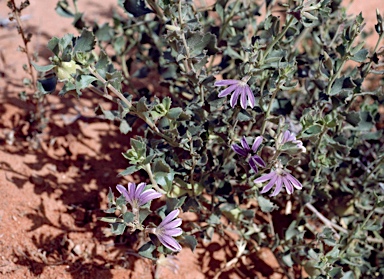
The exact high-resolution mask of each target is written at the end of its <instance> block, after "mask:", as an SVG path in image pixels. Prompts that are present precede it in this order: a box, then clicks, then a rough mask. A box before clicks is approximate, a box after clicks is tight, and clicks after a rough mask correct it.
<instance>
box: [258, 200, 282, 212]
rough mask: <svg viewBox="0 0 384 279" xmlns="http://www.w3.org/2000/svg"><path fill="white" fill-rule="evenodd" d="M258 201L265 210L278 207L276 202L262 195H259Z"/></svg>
mask: <svg viewBox="0 0 384 279" xmlns="http://www.w3.org/2000/svg"><path fill="white" fill-rule="evenodd" d="M257 202H258V203H259V206H260V209H261V211H263V212H272V211H273V210H275V209H277V208H278V207H277V206H276V205H275V204H274V203H272V202H271V201H270V200H268V199H266V198H264V197H262V196H258V197H257Z"/></svg>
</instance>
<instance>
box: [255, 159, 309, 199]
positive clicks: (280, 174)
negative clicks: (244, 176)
mask: <svg viewBox="0 0 384 279" xmlns="http://www.w3.org/2000/svg"><path fill="white" fill-rule="evenodd" d="M266 181H269V182H268V184H267V185H265V186H264V188H263V189H262V190H261V192H260V193H261V194H264V193H266V192H268V191H269V190H271V189H272V187H273V185H276V188H275V190H274V191H273V193H272V194H271V197H273V196H276V195H278V194H279V193H280V192H281V190H282V188H283V186H284V187H285V189H286V191H287V193H288V194H289V195H290V194H292V193H293V190H294V188H296V189H298V190H301V188H302V187H303V185H301V183H300V182H299V181H298V180H297V179H296V178H295V177H293V175H291V174H290V173H289V172H287V171H286V170H284V169H283V166H282V165H281V163H280V162H278V163H277V164H276V169H275V170H274V171H271V172H270V173H268V174H264V175H262V176H260V177H259V178H257V179H255V180H254V182H255V183H262V182H266Z"/></svg>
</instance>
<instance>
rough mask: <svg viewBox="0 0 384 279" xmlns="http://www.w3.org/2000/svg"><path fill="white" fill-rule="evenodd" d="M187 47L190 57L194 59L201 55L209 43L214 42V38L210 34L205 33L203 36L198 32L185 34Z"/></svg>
mask: <svg viewBox="0 0 384 279" xmlns="http://www.w3.org/2000/svg"><path fill="white" fill-rule="evenodd" d="M187 37H188V38H187V45H188V47H189V49H190V53H189V54H190V57H196V56H198V55H200V54H202V53H203V50H204V49H205V48H206V47H207V46H208V44H210V43H211V42H216V36H215V35H213V34H212V33H209V32H208V33H205V34H204V35H203V34H201V33H200V32H194V33H192V32H191V33H187Z"/></svg>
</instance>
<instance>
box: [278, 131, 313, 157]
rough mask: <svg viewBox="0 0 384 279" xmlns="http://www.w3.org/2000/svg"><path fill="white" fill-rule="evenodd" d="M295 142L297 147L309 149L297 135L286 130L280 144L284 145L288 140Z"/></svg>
mask: <svg viewBox="0 0 384 279" xmlns="http://www.w3.org/2000/svg"><path fill="white" fill-rule="evenodd" d="M290 141H291V142H293V143H295V144H296V146H297V148H298V149H300V150H301V152H304V153H305V152H306V151H307V150H306V149H305V147H304V146H303V142H302V141H301V140H298V139H296V135H295V134H294V133H292V132H290V131H288V130H287V131H285V132H284V134H283V135H282V137H281V139H280V144H281V145H283V144H284V143H286V142H290Z"/></svg>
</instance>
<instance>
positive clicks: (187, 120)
mask: <svg viewBox="0 0 384 279" xmlns="http://www.w3.org/2000/svg"><path fill="white" fill-rule="evenodd" d="M256 2H257V1H245V2H243V1H234V2H228V1H217V2H216V3H215V4H214V5H213V6H212V11H210V12H209V13H208V12H207V11H206V10H204V9H197V8H196V7H195V6H193V3H192V2H190V1H186V2H184V1H181V2H169V1H151V0H150V1H119V4H120V7H121V8H122V9H123V10H124V11H125V12H127V14H125V15H124V16H121V15H119V14H118V13H116V14H114V16H113V19H112V20H113V24H112V23H105V24H103V25H98V24H96V23H91V22H89V23H88V22H82V14H81V13H79V12H75V11H74V10H71V8H70V6H69V5H68V3H67V1H60V2H59V3H58V6H57V11H58V12H59V14H62V15H64V16H67V17H73V18H74V24H75V26H76V27H77V28H78V29H79V32H80V35H79V36H78V37H76V36H74V35H70V34H67V35H65V36H63V37H62V38H52V39H51V41H50V42H49V44H48V48H49V49H50V50H51V51H52V52H53V57H52V58H51V62H52V63H51V64H50V65H47V66H38V65H35V68H36V70H38V71H47V70H50V69H53V70H54V71H55V72H56V74H57V76H58V78H59V80H60V81H62V82H64V87H63V89H62V90H61V91H60V92H59V94H67V93H74V94H75V95H77V96H80V95H81V92H82V91H84V90H86V89H90V90H91V91H92V92H96V93H97V94H98V95H100V96H102V97H104V98H106V99H107V100H109V101H112V102H115V103H116V107H117V109H115V110H113V111H108V110H104V109H103V108H102V107H101V106H100V107H98V108H97V109H96V113H97V114H100V115H103V116H104V117H105V118H106V119H108V120H111V121H116V122H118V125H119V127H120V130H121V132H122V133H124V134H127V133H129V137H130V148H129V149H128V150H127V151H126V152H125V153H123V157H124V158H125V159H126V160H127V168H126V169H125V170H123V171H122V172H121V173H120V174H119V175H121V176H128V175H131V174H134V173H136V172H138V171H139V170H143V171H145V172H146V174H147V176H148V178H149V179H150V181H151V185H152V187H154V188H155V189H156V190H157V191H161V192H162V193H164V194H165V195H166V197H167V198H166V205H165V206H163V207H161V208H160V209H158V211H157V213H158V214H159V215H161V216H164V215H165V212H167V213H169V212H170V211H171V210H173V209H175V208H179V207H181V208H182V209H183V210H185V211H187V210H190V211H194V212H197V213H198V216H199V220H198V221H197V222H195V223H194V224H193V227H194V231H198V232H199V236H202V238H203V239H211V238H212V233H213V231H216V232H219V233H222V232H223V231H225V230H229V229H230V228H236V233H237V235H238V237H239V239H241V240H244V241H245V243H246V245H245V248H244V251H242V252H241V253H242V255H249V254H252V253H255V254H257V249H258V248H257V246H266V247H269V248H270V249H271V250H272V251H273V252H274V253H275V255H276V257H278V259H279V262H280V263H281V266H282V268H284V269H285V271H286V272H290V271H291V270H292V269H290V268H291V267H294V266H301V267H303V268H304V269H305V270H306V272H307V273H308V274H309V275H310V276H312V277H314V278H316V277H318V278H358V277H364V278H368V277H369V276H373V275H374V274H382V272H383V268H382V267H380V266H378V265H376V266H375V265H374V262H375V260H379V256H377V255H378V254H380V257H382V252H379V251H382V250H383V238H382V236H381V235H382V232H383V218H382V214H383V211H382V208H380V207H381V206H382V203H383V202H382V199H383V183H384V182H383V177H384V173H383V167H382V166H383V156H382V155H381V154H383V148H382V146H383V143H384V142H383V137H382V131H381V130H380V127H382V123H379V121H382V118H381V117H382V113H381V114H380V108H382V106H383V100H384V98H383V94H382V89H381V90H380V89H375V90H373V91H366V89H365V85H364V83H363V81H364V80H365V79H366V78H367V75H368V74H371V73H375V71H374V70H373V69H374V68H375V69H378V68H377V67H376V66H375V65H376V64H378V61H379V60H380V59H383V58H382V54H383V53H382V52H381V53H379V52H378V49H377V47H376V48H375V49H374V50H373V51H371V50H368V49H366V48H364V43H359V40H360V34H361V32H362V28H363V26H364V19H363V18H362V15H358V16H357V17H355V18H351V17H348V16H347V14H346V12H345V9H344V8H342V7H341V6H340V1H329V0H320V1H301V0H295V1H289V4H283V5H282V6H281V7H280V8H279V9H280V10H283V13H284V16H283V17H279V16H278V14H277V13H276V12H275V8H276V7H275V6H273V4H271V3H273V2H274V1H267V5H266V7H267V10H268V13H267V15H266V18H265V19H262V18H261V17H260V16H261V15H260V13H259V11H262V9H264V7H263V8H262V6H260V5H259V4H257V3H256ZM75 10H76V11H77V9H75ZM212 15H214V17H212ZM377 19H378V23H377V25H376V27H375V28H376V31H377V33H378V34H379V35H380V38H379V42H380V41H381V39H382V37H383V31H382V30H383V22H382V18H381V15H379V14H378V16H377ZM80 23H81V24H80ZM378 45H379V44H378ZM96 46H97V47H96ZM107 48H108V52H107V51H106V49H107ZM99 49H100V50H99ZM107 53H108V55H107ZM348 61H354V63H357V64H358V67H349V66H347V65H348V64H347V62H348ZM376 72H378V70H377V71H376ZM220 75H221V76H222V78H223V79H230V80H239V81H240V80H242V78H244V77H248V79H247V82H248V83H247V84H248V85H249V86H250V89H251V91H252V94H253V95H254V97H255V106H254V107H253V108H247V109H242V108H240V106H239V105H238V104H237V105H230V103H229V100H228V99H229V98H228V97H224V98H219V97H218V93H219V90H218V89H217V87H215V86H214V81H215V80H216V78H217V79H221V77H220V78H219V76H220ZM137 80H140V81H141V82H142V83H143V84H144V85H143V86H144V88H135V86H134V84H136V83H135V82H136V81H137ZM226 98H228V99H226ZM380 119H381V120H380ZM133 127H135V128H133ZM286 130H290V131H292V132H295V134H296V135H297V139H298V140H297V141H288V142H285V143H283V144H281V138H282V135H283V133H284V131H286ZM139 135H140V136H139ZM259 135H261V136H263V139H264V140H263V143H262V148H261V149H262V151H260V152H259V151H258V152H259V153H258V155H260V156H261V157H262V158H263V160H264V161H265V162H266V168H260V170H259V172H260V174H261V175H264V174H266V173H269V172H270V171H272V170H276V169H277V168H278V167H277V166H278V164H283V165H284V167H286V168H287V169H289V171H290V173H291V174H292V175H293V176H294V177H296V178H297V179H298V180H299V181H300V182H301V183H302V185H303V189H302V190H301V191H297V190H295V192H294V193H293V194H292V196H288V197H287V196H285V195H284V194H283V193H281V194H279V195H278V196H276V197H271V198H266V197H264V196H262V194H261V193H260V190H259V189H258V188H257V187H256V186H255V184H254V183H253V180H254V179H255V178H258V177H259V176H260V174H255V173H254V172H251V171H250V167H249V166H248V163H247V162H248V161H247V160H249V156H248V157H246V158H241V157H240V156H239V155H236V154H235V153H234V152H233V150H232V149H231V145H232V144H234V143H238V142H239V141H240V139H241V137H242V136H249V137H253V138H255V137H256V136H259ZM300 140H301V141H300ZM298 142H300V143H302V144H303V146H300V145H298ZM302 147H305V149H306V150H307V152H306V153H301V151H302V149H303V148H302ZM255 152H256V151H255ZM142 174H143V173H142ZM284 187H285V185H284ZM283 192H284V191H283ZM255 201H256V202H255ZM108 203H109V208H108V210H107V211H106V212H107V213H116V211H117V210H119V211H121V212H122V215H121V216H120V217H119V218H115V217H111V218H107V217H103V219H102V221H106V222H109V223H111V230H112V232H113V233H115V234H122V233H123V232H124V230H125V229H127V228H129V229H130V228H131V227H132V226H133V227H135V228H136V229H139V230H140V229H144V227H140V226H142V224H143V222H144V221H145V219H146V218H147V216H149V215H150V214H151V212H152V211H150V209H149V208H147V209H143V210H141V211H140V212H139V215H138V216H139V217H137V218H138V219H137V218H136V217H134V216H133V215H132V214H130V212H127V208H126V207H125V208H124V206H125V204H126V201H125V200H124V198H120V199H119V198H117V199H115V197H114V196H113V193H112V192H110V193H109V194H108ZM288 205H289V206H288ZM289 207H290V208H289ZM316 208H317V209H316ZM278 209H282V210H286V214H287V216H288V217H287V218H289V219H290V222H289V223H290V225H289V227H287V228H283V233H282V234H280V235H278V234H276V233H275V230H274V227H273V223H275V224H276V223H278V222H279V220H276V221H275V222H273V221H272V220H270V221H268V222H265V223H261V224H260V222H256V219H257V218H264V219H265V218H268V219H269V218H272V216H275V215H276V216H277V217H273V218H279V214H278V213H279V212H280V211H279V210H278ZM288 209H289V210H288ZM271 213H273V214H271ZM275 213H276V214H275ZM291 213H292V214H291ZM311 213H312V214H314V215H311ZM347 213H348V214H347ZM337 214H340V215H337ZM260 216H261V217H260ZM314 217H316V218H319V219H320V220H321V221H322V222H323V223H325V226H322V225H319V223H318V222H313V220H312V221H311V222H310V219H312V218H314ZM222 219H225V220H226V222H224V223H223V222H222ZM134 220H136V221H137V220H138V222H139V223H140V224H139V225H138V224H134ZM200 221H201V222H200ZM228 223H229V225H227V224H228ZM314 223H315V225H314ZM337 224H342V226H341V225H337ZM330 227H331V228H332V229H331V228H330ZM128 231H130V230H128ZM320 231H321V233H319V232H320ZM130 232H131V231H130ZM188 233H189V232H188ZM191 234H192V233H191ZM196 235H197V234H196ZM181 242H182V243H184V244H185V245H187V246H189V247H190V248H191V249H192V250H193V249H195V247H196V245H198V242H196V240H195V238H194V236H193V235H188V234H186V235H184V236H183V239H182V240H181ZM254 243H257V245H255V244H254ZM155 244H156V240H155V239H152V242H148V243H146V244H145V245H143V246H142V247H141V248H140V249H139V254H140V255H142V256H144V257H147V258H150V259H156V258H157V257H158V253H169V251H167V250H166V249H165V248H162V247H157V249H156V245H155ZM277 247H280V248H279V249H278V248H277ZM239 253H240V252H239ZM238 257H240V256H238ZM380 259H381V258H380ZM295 270H298V269H295Z"/></svg>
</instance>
